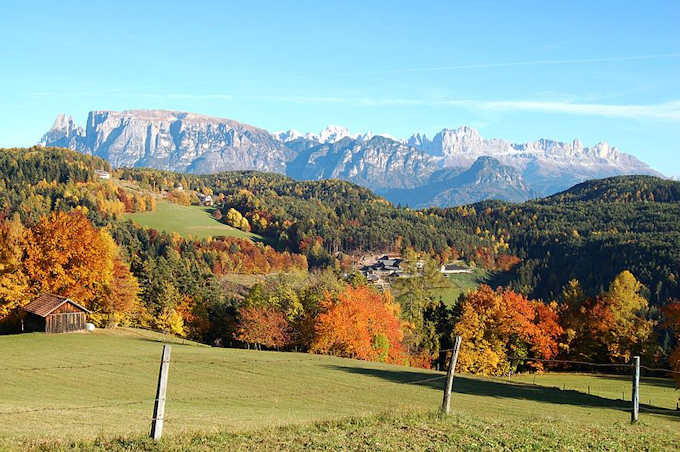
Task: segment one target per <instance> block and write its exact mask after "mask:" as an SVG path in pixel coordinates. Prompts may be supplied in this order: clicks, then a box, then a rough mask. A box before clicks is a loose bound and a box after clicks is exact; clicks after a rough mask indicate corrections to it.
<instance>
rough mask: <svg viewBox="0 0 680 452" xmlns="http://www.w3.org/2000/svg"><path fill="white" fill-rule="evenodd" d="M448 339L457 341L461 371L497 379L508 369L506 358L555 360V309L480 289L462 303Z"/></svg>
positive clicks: (558, 332) (557, 333)
mask: <svg viewBox="0 0 680 452" xmlns="http://www.w3.org/2000/svg"><path fill="white" fill-rule="evenodd" d="M454 334H456V335H460V336H462V339H463V346H462V347H461V350H460V354H459V356H458V368H459V369H460V370H461V371H463V372H471V373H478V374H483V375H502V374H505V373H507V372H508V371H509V370H510V369H511V366H512V364H513V363H512V362H511V359H512V358H528V357H535V358H543V359H550V358H552V357H553V356H555V355H556V354H557V351H558V341H557V339H558V337H559V336H560V335H561V334H562V328H561V327H560V325H559V323H558V316H557V305H556V304H554V303H552V304H549V305H546V304H543V303H541V302H538V301H532V300H528V299H527V298H526V297H525V296H523V295H521V294H518V293H516V292H513V291H512V290H509V289H503V288H499V289H497V290H493V289H492V288H491V287H489V286H487V285H482V286H480V287H479V288H478V289H477V290H475V291H473V292H470V293H469V294H468V295H466V296H465V298H464V299H463V301H462V304H461V306H460V314H459V317H458V322H457V323H456V325H455V327H454Z"/></svg>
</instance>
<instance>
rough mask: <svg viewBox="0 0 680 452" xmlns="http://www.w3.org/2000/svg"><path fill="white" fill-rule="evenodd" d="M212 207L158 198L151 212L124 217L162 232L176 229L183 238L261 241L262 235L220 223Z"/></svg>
mask: <svg viewBox="0 0 680 452" xmlns="http://www.w3.org/2000/svg"><path fill="white" fill-rule="evenodd" d="M212 212H213V209H212V208H210V207H204V206H182V205H180V204H175V203H171V202H168V201H158V203H157V206H156V210H154V211H153V212H136V213H131V214H125V215H124V216H123V218H124V219H128V218H129V219H131V220H132V221H133V222H135V223H137V224H139V225H140V226H144V227H146V228H152V229H156V230H159V231H165V232H176V233H177V234H179V235H181V236H182V237H189V236H191V237H193V238H196V239H203V238H209V237H220V236H224V237H236V238H241V239H247V240H254V241H262V240H263V239H262V237H260V236H259V235H257V234H253V233H250V232H244V231H241V230H239V229H236V228H232V227H231V226H228V225H226V224H224V223H220V222H219V221H217V220H216V219H215V218H213V216H212Z"/></svg>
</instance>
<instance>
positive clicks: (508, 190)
mask: <svg viewBox="0 0 680 452" xmlns="http://www.w3.org/2000/svg"><path fill="white" fill-rule="evenodd" d="M378 192H379V193H381V194H382V195H383V196H385V197H386V198H387V199H389V200H390V201H392V202H393V203H395V204H397V203H399V204H402V205H409V206H410V207H415V208H423V207H433V206H435V207H447V206H455V205H460V204H470V203H473V202H476V201H480V200H483V199H500V200H503V201H526V200H527V199H530V198H533V197H536V193H535V192H534V191H533V190H532V189H531V188H530V187H529V186H528V185H527V184H526V183H525V181H524V179H523V178H522V174H521V173H520V171H519V170H517V169H516V168H513V167H511V166H507V165H503V164H502V163H501V162H499V161H498V160H496V159H494V158H492V157H479V158H478V159H477V160H476V161H475V162H474V163H473V164H472V166H470V168H468V169H463V168H445V169H442V170H439V171H437V172H435V173H433V174H432V176H430V178H429V179H428V181H427V183H425V184H424V185H422V186H420V187H418V189H417V190H399V189H396V190H394V189H392V190H383V191H380V190H379V191H378Z"/></svg>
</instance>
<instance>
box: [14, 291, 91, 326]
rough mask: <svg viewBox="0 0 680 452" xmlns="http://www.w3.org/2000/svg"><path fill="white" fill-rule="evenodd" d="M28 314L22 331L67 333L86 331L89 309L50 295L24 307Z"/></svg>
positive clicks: (68, 299)
mask: <svg viewBox="0 0 680 452" xmlns="http://www.w3.org/2000/svg"><path fill="white" fill-rule="evenodd" d="M23 310H24V312H25V313H26V316H25V318H24V319H23V320H22V330H23V331H27V332H31V331H44V332H45V333H67V332H69V331H80V330H84V329H85V320H86V316H87V314H89V313H90V311H88V310H87V309H85V308H84V307H82V306H81V305H79V304H78V303H76V302H75V301H73V300H71V299H70V298H66V297H60V296H58V295H52V294H49V293H44V294H41V295H40V296H39V297H38V298H36V299H35V300H33V301H31V302H30V303H28V304H27V305H26V306H24V307H23Z"/></svg>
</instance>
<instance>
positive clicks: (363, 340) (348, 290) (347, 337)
mask: <svg viewBox="0 0 680 452" xmlns="http://www.w3.org/2000/svg"><path fill="white" fill-rule="evenodd" d="M322 309H323V312H322V313H321V314H319V315H318V317H317V319H316V325H315V338H314V341H313V342H312V344H311V347H310V351H312V352H314V353H325V354H331V355H335V356H344V357H348V358H356V359H364V360H371V361H386V362H394V363H401V362H403V361H404V360H405V358H406V356H405V353H404V349H403V345H402V339H403V333H402V329H401V322H400V320H399V305H397V304H395V303H394V301H393V300H392V298H391V296H389V294H379V293H377V292H375V291H373V290H372V289H371V288H369V287H366V286H360V287H356V288H354V287H352V286H349V285H348V286H346V287H345V288H344V290H343V291H341V292H340V293H338V294H337V296H331V295H330V294H327V295H326V296H325V297H324V300H323V302H322Z"/></svg>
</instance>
